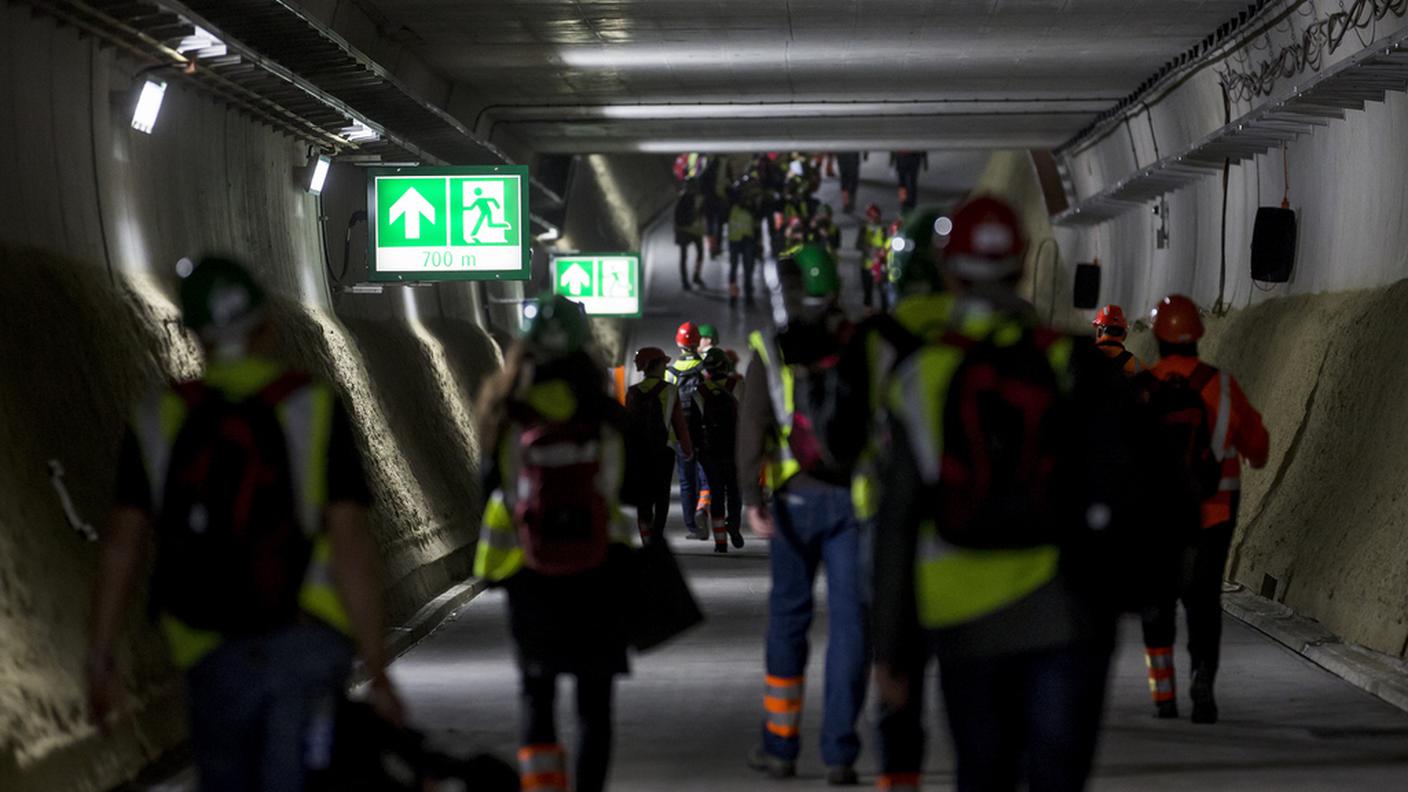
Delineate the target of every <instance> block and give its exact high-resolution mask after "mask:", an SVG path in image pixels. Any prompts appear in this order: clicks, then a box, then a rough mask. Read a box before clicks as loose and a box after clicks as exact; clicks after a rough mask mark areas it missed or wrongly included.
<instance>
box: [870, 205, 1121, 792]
mask: <svg viewBox="0 0 1408 792" xmlns="http://www.w3.org/2000/svg"><path fill="white" fill-rule="evenodd" d="M1024 250H1025V242H1024V235H1023V232H1022V228H1021V225H1020V222H1019V220H1018V219H1017V216H1016V213H1015V212H1013V211H1012V209H1011V208H1010V207H1009V206H1007V205H1006V204H1004V203H1002V202H1000V201H997V200H995V199H992V198H978V199H975V200H973V201H970V202H969V203H967V204H966V205H965V206H963V207H962V208H960V209H959V210H958V212H956V213H955V215H954V217H953V229H952V233H951V235H950V238H949V240H948V242H947V246H946V247H945V249H944V253H943V258H942V267H943V273H944V280H945V284H946V286H947V288H948V289H949V291H950V292H951V293H952V294H953V295H954V303H953V306H952V309H951V314H950V320H949V326H950V328H957V329H961V332H959V331H958V330H954V331H952V332H949V333H946V334H943V335H940V336H938V337H937V338H931V339H929V340H927V341H926V343H924V345H923V346H922V347H920V348H919V349H917V350H915V351H913V352H912V353H910V355H909V356H908V357H907V358H906V359H905V360H904V361H903V362H902V363H901V364H900V365H899V366H898V367H897V368H896V369H895V370H894V371H893V374H892V375H891V378H890V386H889V388H890V389H889V393H888V394H886V397H885V398H886V411H887V413H888V423H889V424H890V427H891V429H890V431H889V433H888V435H889V444H888V446H887V448H886V449H885V453H884V456H883V457H882V459H883V460H884V463H885V464H884V466H883V467H882V469H881V480H882V481H883V482H884V486H885V490H884V497H883V498H882V499H881V501H880V510H879V515H878V518H877V526H876V529H877V534H878V535H877V539H876V543H875V553H876V558H875V566H876V572H875V580H876V595H875V596H876V602H875V612H876V613H877V614H881V615H882V617H883V618H888V619H889V621H887V622H882V623H881V624H878V625H877V630H876V633H875V638H876V644H877V645H876V664H877V669H876V678H877V681H878V682H879V683H880V684H879V689H880V694H881V696H882V697H883V698H884V700H885V703H886V706H887V707H888V708H892V709H894V708H901V707H903V706H905V705H906V702H909V701H910V697H909V691H908V690H907V689H906V688H907V685H908V683H909V681H910V680H911V679H912V672H908V671H907V670H906V669H907V668H911V667H912V666H910V665H909V664H910V663H912V661H913V647H914V646H915V643H914V642H915V641H921V642H922V644H923V645H924V646H926V647H927V649H928V651H929V653H930V654H931V655H932V656H935V657H937V659H938V661H939V680H940V687H941V689H942V694H943V699H944V704H945V709H946V712H947V715H948V725H949V732H950V734H951V736H952V739H953V743H954V748H955V753H956V757H957V789H958V790H960V791H961V792H968V791H970V790H974V791H976V790H982V791H983V792H994V791H997V792H1001V791H1003V790H1016V789H1017V788H1018V786H1019V784H1021V783H1022V782H1023V781H1024V780H1025V783H1026V784H1027V785H1028V786H1029V788H1030V789H1032V790H1034V791H1035V792H1046V791H1047V790H1063V791H1065V790H1071V791H1074V790H1079V789H1082V788H1083V787H1084V785H1085V781H1086V779H1087V777H1088V775H1089V772H1090V765H1091V761H1092V758H1093V754H1094V749H1095V743H1096V737H1097V733H1098V729H1099V722H1100V713H1101V709H1102V705H1103V694H1104V684H1105V676H1106V673H1107V670H1108V664H1109V658H1110V655H1111V652H1112V650H1113V620H1112V619H1102V618H1101V617H1100V615H1099V613H1098V612H1097V609H1096V608H1094V607H1092V604H1091V603H1089V602H1088V601H1086V600H1085V599H1084V598H1082V597H1080V596H1078V595H1077V594H1076V593H1075V592H1074V591H1073V590H1072V588H1071V586H1070V585H1069V583H1068V581H1067V580H1066V579H1065V578H1064V576H1063V574H1062V571H1061V570H1062V550H1061V548H1060V542H1061V541H1062V538H1063V535H1064V524H1065V520H1063V519H1058V518H1059V517H1061V516H1063V515H1062V514H1061V513H1060V512H1058V511H1057V510H1056V509H1055V508H1053V507H1054V505H1055V500H1056V497H1057V496H1059V495H1061V494H1063V489H1062V487H1061V482H1057V481H1055V479H1054V478H1053V476H1054V475H1056V471H1061V466H1060V465H1056V464H1053V461H1054V460H1055V459H1058V458H1059V455H1061V454H1062V452H1063V451H1065V450H1066V449H1063V448H1061V447H1059V442H1060V441H1059V440H1058V439H1057V438H1060V437H1061V434H1060V433H1059V432H1056V431H1054V430H1056V429H1058V428H1059V427H1061V426H1063V423H1062V421H1061V413H1060V412H1059V410H1058V405H1060V404H1061V403H1062V401H1063V399H1065V398H1066V397H1065V396H1064V394H1063V389H1064V388H1065V383H1064V382H1063V380H1065V379H1066V377H1065V376H1064V374H1063V372H1065V371H1066V360H1067V359H1068V356H1069V354H1070V351H1071V350H1072V348H1073V343H1072V341H1071V339H1067V338H1062V337H1060V336H1058V335H1056V334H1054V333H1052V332H1049V331H1045V330H1042V329H1040V328H1038V327H1036V324H1035V312H1034V310H1033V309H1032V308H1031V307H1030V306H1029V305H1027V304H1026V303H1025V302H1023V301H1022V300H1021V299H1020V298H1019V297H1018V296H1017V292H1016V288H1017V283H1018V281H1019V280H1020V278H1021V275H1022V269H1023V266H1022V261H1023V255H1022V254H1023V252H1024ZM975 339H977V340H975ZM979 405H981V409H980V408H979ZM969 415H972V416H976V417H973V418H964V417H960V416H969ZM984 449H986V450H988V451H989V453H979V452H980V451H982V450H984ZM1006 449H1022V454H1021V456H1020V457H1019V458H1013V456H1014V455H1013V454H1012V453H1011V452H1007V453H1006V454H1004V455H1003V456H1001V457H997V458H994V457H993V456H992V455H991V452H992V451H993V450H997V451H1003V450H1006ZM1043 493H1046V495H1045V496H1043ZM906 614H913V616H912V618H911V617H910V616H908V615H906ZM908 624H917V625H918V626H919V628H920V633H919V634H918V635H914V634H912V633H911V632H909V631H908V630H907V629H906V626H907V625H908ZM915 780H917V779H915Z"/></svg>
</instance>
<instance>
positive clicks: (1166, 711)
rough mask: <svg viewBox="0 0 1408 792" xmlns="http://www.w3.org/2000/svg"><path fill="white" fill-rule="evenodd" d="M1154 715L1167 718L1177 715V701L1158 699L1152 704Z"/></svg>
mask: <svg viewBox="0 0 1408 792" xmlns="http://www.w3.org/2000/svg"><path fill="white" fill-rule="evenodd" d="M1154 717H1156V718H1160V719H1164V720H1169V719H1173V718H1177V717H1178V702H1177V701H1160V702H1158V703H1157V704H1155V705H1154Z"/></svg>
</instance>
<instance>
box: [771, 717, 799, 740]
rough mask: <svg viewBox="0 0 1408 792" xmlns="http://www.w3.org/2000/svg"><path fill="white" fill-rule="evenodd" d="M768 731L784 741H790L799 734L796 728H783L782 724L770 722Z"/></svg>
mask: <svg viewBox="0 0 1408 792" xmlns="http://www.w3.org/2000/svg"><path fill="white" fill-rule="evenodd" d="M768 731H770V732H772V733H773V734H776V735H777V736H778V737H781V738H782V739H784V740H790V739H792V738H794V737H796V736H797V734H798V730H797V727H796V726H783V725H782V724H780V723H773V722H772V721H768Z"/></svg>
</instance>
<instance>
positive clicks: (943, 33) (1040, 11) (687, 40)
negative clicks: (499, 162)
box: [363, 0, 1248, 152]
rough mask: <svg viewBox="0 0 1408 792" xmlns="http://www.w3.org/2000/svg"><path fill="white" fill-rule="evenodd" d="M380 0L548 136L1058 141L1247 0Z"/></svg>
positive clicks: (780, 144)
mask: <svg viewBox="0 0 1408 792" xmlns="http://www.w3.org/2000/svg"><path fill="white" fill-rule="evenodd" d="M363 2H366V3H368V4H372V5H375V6H376V7H377V8H378V9H379V10H380V11H381V13H382V15H383V16H384V18H385V20H386V22H387V23H388V24H389V25H390V26H392V27H393V28H402V29H401V30H400V36H399V37H400V38H401V39H402V40H403V41H408V42H410V43H411V46H412V47H413V48H414V49H415V51H416V52H417V54H419V55H420V56H421V57H423V58H425V59H426V60H427V61H429V62H430V63H431V64H432V65H433V66H434V67H435V68H437V69H438V70H440V71H442V72H443V73H444V74H445V75H446V76H448V77H450V78H451V79H453V80H455V81H457V82H460V83H462V84H463V85H464V86H465V87H466V88H467V89H468V90H469V91H470V92H471V93H473V94H474V95H475V97H476V99H477V100H478V102H479V103H480V106H479V107H476V108H475V112H476V115H477V118H475V119H466V120H467V121H473V122H474V125H475V128H476V131H477V132H479V133H480V134H494V135H499V134H504V133H506V132H508V133H511V134H514V135H516V136H518V137H520V138H521V139H523V140H524V142H526V143H528V144H529V145H531V146H532V147H533V148H535V149H536V150H539V151H545V152H610V151H661V152H674V151H679V150H685V149H695V148H697V149H712V150H721V149H745V150H747V149H753V150H756V149H759V148H789V147H798V148H841V149H845V148H876V149H883V148H928V149H940V148H996V147H1050V146H1054V145H1056V144H1059V143H1061V142H1063V141H1065V140H1066V139H1067V138H1069V137H1070V136H1071V135H1073V134H1074V133H1075V132H1076V131H1078V130H1079V129H1081V128H1082V127H1083V126H1085V125H1086V124H1087V123H1088V122H1090V121H1091V119H1092V118H1094V117H1095V115H1096V114H1098V113H1099V112H1100V111H1103V110H1105V109H1108V108H1109V107H1110V106H1111V105H1112V104H1113V103H1114V102H1115V101H1116V100H1117V99H1119V98H1120V97H1123V96H1125V95H1127V94H1128V93H1130V92H1131V91H1132V90H1134V88H1136V87H1137V86H1138V84H1139V83H1140V82H1141V81H1142V80H1144V79H1145V78H1146V77H1148V76H1149V75H1150V74H1151V73H1153V72H1154V71H1155V70H1156V69H1157V68H1158V67H1159V66H1160V65H1162V64H1163V63H1164V62H1166V61H1167V60H1169V59H1170V58H1172V57H1174V56H1175V55H1177V54H1178V53H1180V52H1182V51H1184V50H1186V49H1187V48H1188V47H1189V46H1190V45H1191V44H1193V43H1195V42H1196V41H1198V40H1200V39H1202V38H1203V37H1204V36H1206V35H1207V34H1208V33H1209V32H1211V31H1212V30H1214V29H1216V28H1217V26H1218V25H1220V24H1222V23H1223V22H1225V21H1227V20H1228V19H1229V18H1231V17H1233V16H1235V15H1236V14H1237V13H1238V12H1240V11H1243V10H1246V8H1247V5H1248V3H1247V0H1183V1H1182V2H1169V0H927V1H925V0H532V1H528V0H524V1H521V2H503V3H464V2H461V0H394V1H393V0H375V1H374V2H373V0H363ZM680 105H688V106H680Z"/></svg>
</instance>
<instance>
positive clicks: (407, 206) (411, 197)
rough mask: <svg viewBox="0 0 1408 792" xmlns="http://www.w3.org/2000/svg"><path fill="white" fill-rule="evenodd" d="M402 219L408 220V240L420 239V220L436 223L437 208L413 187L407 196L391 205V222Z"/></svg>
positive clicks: (407, 191) (407, 192)
mask: <svg viewBox="0 0 1408 792" xmlns="http://www.w3.org/2000/svg"><path fill="white" fill-rule="evenodd" d="M401 217H405V218H406V238H407V239H420V219H421V218H422V217H424V218H425V219H426V220H428V221H430V222H432V223H433V222H435V207H434V206H431V205H430V201H427V200H425V196H423V195H421V194H420V193H418V192H416V188H414V187H412V188H411V189H409V190H406V193H405V195H402V196H401V197H400V198H398V199H396V203H394V204H391V217H390V222H392V223H394V222H396V221H397V220H398V219H400V218H401Z"/></svg>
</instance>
